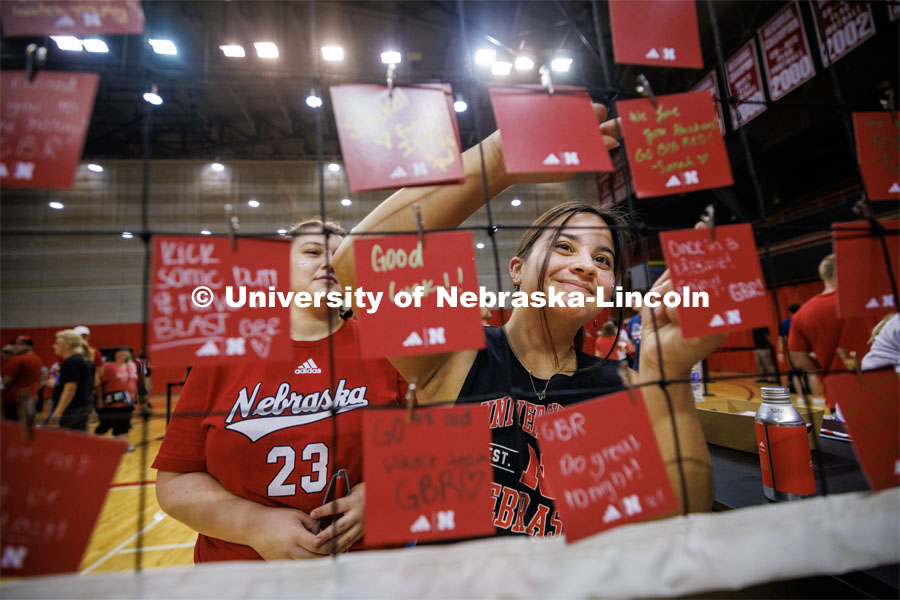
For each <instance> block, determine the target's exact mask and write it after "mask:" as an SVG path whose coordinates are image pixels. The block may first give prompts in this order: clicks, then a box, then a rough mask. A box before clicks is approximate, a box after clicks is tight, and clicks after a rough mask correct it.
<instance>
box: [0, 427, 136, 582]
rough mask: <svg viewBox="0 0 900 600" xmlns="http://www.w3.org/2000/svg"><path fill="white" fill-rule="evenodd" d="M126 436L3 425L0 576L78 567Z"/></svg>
mask: <svg viewBox="0 0 900 600" xmlns="http://www.w3.org/2000/svg"><path fill="white" fill-rule="evenodd" d="M125 447H126V444H125V442H123V441H121V440H117V439H104V438H100V437H97V436H94V435H88V434H85V433H81V432H75V431H70V430H66V429H45V428H40V427H38V428H35V429H32V431H31V439H28V440H26V439H24V438H23V437H22V431H21V429H20V427H19V425H18V423H16V422H15V421H3V423H2V425H0V471H2V473H3V493H2V500H3V501H2V504H0V512H2V519H0V521H2V527H0V537H2V539H3V558H2V561H0V575H2V576H3V577H25V576H31V575H48V574H50V573H74V572H75V571H77V570H78V565H79V563H80V562H81V557H82V556H83V555H84V551H85V549H86V548H87V544H88V540H90V537H91V533H92V532H93V531H94V524H95V523H96V522H97V517H99V515H100V509H101V508H103V501H104V500H105V499H106V492H107V491H108V490H109V484H110V482H111V481H112V478H113V475H115V473H116V469H117V468H118V466H119V460H120V459H121V458H122V454H124V453H125Z"/></svg>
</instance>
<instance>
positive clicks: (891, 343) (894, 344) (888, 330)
mask: <svg viewBox="0 0 900 600" xmlns="http://www.w3.org/2000/svg"><path fill="white" fill-rule="evenodd" d="M869 343H870V344H871V345H872V347H871V348H870V349H869V352H868V353H867V354H866V355H865V356H864V357H863V359H862V364H861V365H860V367H861V368H862V370H863V371H870V370H872V369H879V368H881V367H887V366H889V365H893V366H894V370H896V371H898V372H900V315H898V313H890V314H888V315H885V317H884V318H883V319H882V320H881V321H880V322H879V323H878V325H876V326H875V328H874V329H872V335H871V337H869Z"/></svg>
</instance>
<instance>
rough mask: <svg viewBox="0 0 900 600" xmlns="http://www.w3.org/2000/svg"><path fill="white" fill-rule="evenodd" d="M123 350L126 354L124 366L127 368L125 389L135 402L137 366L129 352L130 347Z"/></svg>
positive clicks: (136, 397)
mask: <svg viewBox="0 0 900 600" xmlns="http://www.w3.org/2000/svg"><path fill="white" fill-rule="evenodd" d="M123 350H124V351H125V352H126V353H127V354H128V356H127V358H126V360H125V367H126V368H127V369H128V386H127V389H126V391H127V392H128V393H129V394H131V397H132V398H133V399H134V401H135V402H138V366H137V363H136V362H134V355H133V354H132V353H131V349H129V348H123Z"/></svg>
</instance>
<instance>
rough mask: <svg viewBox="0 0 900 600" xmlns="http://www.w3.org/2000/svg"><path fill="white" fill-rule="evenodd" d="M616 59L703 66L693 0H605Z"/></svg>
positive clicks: (627, 61) (640, 62)
mask: <svg viewBox="0 0 900 600" xmlns="http://www.w3.org/2000/svg"><path fill="white" fill-rule="evenodd" d="M609 20H610V25H611V29H612V38H613V51H614V53H615V56H616V62H617V63H628V64H636V65H653V66H655V67H687V68H690V69H702V68H703V54H702V52H701V50H700V31H699V28H698V27H697V8H696V6H695V5H694V2H693V0H609Z"/></svg>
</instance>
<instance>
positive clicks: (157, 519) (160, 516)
mask: <svg viewBox="0 0 900 600" xmlns="http://www.w3.org/2000/svg"><path fill="white" fill-rule="evenodd" d="M166 516H167V515H166V513H164V512H163V511H159V512H157V513H156V514H155V515H153V520H152V521H151V522H150V523H148V524H147V525H146V526H145V527H144V528H143V529H141V530H140V531H138V532H137V533H135V534H134V535H132V536H131V537H129V538H128V539H127V540H125V541H124V542H122V543H121V544H119V545H118V546H116V547H115V548H113V549H112V550H110V551H109V552H107V553H106V554H104V555H103V557H102V558H101V559H100V560H98V561H97V562H95V563H94V564H92V565H91V566H89V567H88V568H86V569H84V570H83V571H81V572H80V573H79V575H87V574H88V573H90V572H91V571H93V570H94V569H96V568H97V567H99V566H100V565H102V564H103V563H105V562H106V561H107V560H109V559H110V558H112V557H113V556H115V555H116V554H118V553H119V551H120V550H122V548H124V547H125V546H127V545H128V544H130V543H131V542H133V541H134V540H135V539H137V537H138V536H139V535H143V534H145V533H147V532H148V531H150V530H151V529H153V528H154V527H156V526H157V525H159V524H160V523H162V521H163V519H165V518H166Z"/></svg>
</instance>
